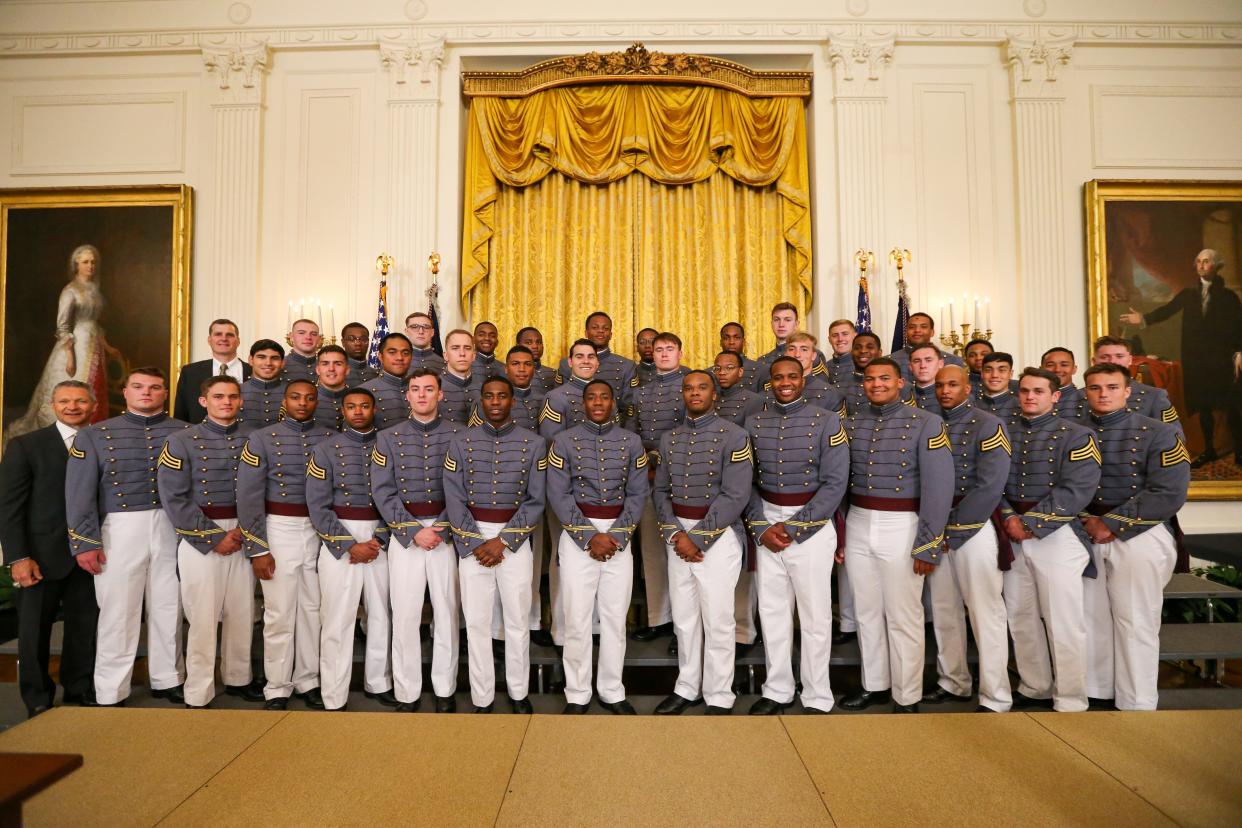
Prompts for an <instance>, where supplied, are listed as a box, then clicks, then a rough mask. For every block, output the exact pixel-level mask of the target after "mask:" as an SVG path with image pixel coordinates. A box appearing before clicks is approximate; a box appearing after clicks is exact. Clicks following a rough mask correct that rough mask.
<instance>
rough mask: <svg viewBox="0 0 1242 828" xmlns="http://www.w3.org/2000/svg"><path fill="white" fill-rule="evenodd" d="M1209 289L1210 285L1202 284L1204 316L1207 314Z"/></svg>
mask: <svg viewBox="0 0 1242 828" xmlns="http://www.w3.org/2000/svg"><path fill="white" fill-rule="evenodd" d="M1210 289H1211V285H1204V286H1203V315H1204V316H1207V306H1208V291H1209V290H1210Z"/></svg>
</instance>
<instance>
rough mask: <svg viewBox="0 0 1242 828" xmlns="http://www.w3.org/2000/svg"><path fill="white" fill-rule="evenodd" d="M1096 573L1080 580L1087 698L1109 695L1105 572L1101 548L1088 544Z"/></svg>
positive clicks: (1110, 661)
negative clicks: (1085, 632)
mask: <svg viewBox="0 0 1242 828" xmlns="http://www.w3.org/2000/svg"><path fill="white" fill-rule="evenodd" d="M1091 547H1092V548H1091V553H1090V554H1091V557H1092V558H1093V559H1094V560H1095V571H1096V576H1095V577H1094V578H1083V579H1082V618H1083V623H1084V624H1085V625H1086V629H1087V640H1086V649H1085V650H1084V656H1083V660H1084V663H1085V664H1086V670H1087V672H1086V688H1087V698H1088V699H1111V698H1112V697H1113V614H1112V610H1111V608H1110V607H1109V601H1108V573H1107V572H1106V571H1105V569H1104V559H1103V557H1102V555H1101V553H1100V550H1101V549H1102V548H1103V547H1101V546H1099V545H1098V544H1092V545H1091Z"/></svg>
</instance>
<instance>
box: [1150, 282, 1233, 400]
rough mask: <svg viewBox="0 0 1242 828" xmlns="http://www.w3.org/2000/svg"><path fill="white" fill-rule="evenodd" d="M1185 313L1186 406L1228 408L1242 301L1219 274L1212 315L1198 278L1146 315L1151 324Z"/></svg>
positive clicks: (1214, 286)
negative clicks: (1205, 309) (1191, 285)
mask: <svg viewBox="0 0 1242 828" xmlns="http://www.w3.org/2000/svg"><path fill="white" fill-rule="evenodd" d="M1179 312H1180V313H1181V315H1182V320H1181V321H1182V353H1181V362H1182V381H1183V385H1184V387H1185V391H1186V406H1187V407H1188V408H1189V409H1190V410H1191V411H1192V412H1197V411H1201V410H1203V409H1205V408H1219V407H1223V406H1225V405H1227V403H1228V400H1229V395H1230V391H1231V388H1232V386H1233V354H1234V352H1235V351H1238V350H1242V301H1239V299H1238V295H1237V294H1236V293H1234V292H1233V291H1232V290H1230V289H1229V288H1227V287H1226V286H1225V282H1224V280H1223V279H1221V278H1220V277H1219V276H1214V277H1213V278H1212V283H1211V287H1209V288H1208V307H1207V315H1206V316H1205V315H1204V313H1203V294H1202V292H1201V291H1200V288H1199V282H1198V280H1196V281H1195V284H1194V286H1193V287H1188V288H1186V289H1184V290H1181V291H1179V292H1178V293H1177V294H1176V295H1175V296H1174V297H1173V298H1172V299H1171V300H1169V301H1168V302H1167V303H1165V304H1164V305H1161V306H1160V307H1158V308H1156V309H1155V310H1152V311H1148V312H1147V313H1145V314H1144V315H1143V319H1144V321H1145V322H1146V323H1147V324H1148V325H1154V324H1156V323H1159V322H1163V321H1164V320H1166V319H1169V318H1170V317H1172V316H1174V315H1176V314H1177V313H1179Z"/></svg>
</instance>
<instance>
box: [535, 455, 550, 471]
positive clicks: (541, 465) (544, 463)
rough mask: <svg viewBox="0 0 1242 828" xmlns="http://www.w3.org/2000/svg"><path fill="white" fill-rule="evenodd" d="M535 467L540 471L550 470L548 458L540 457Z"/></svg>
mask: <svg viewBox="0 0 1242 828" xmlns="http://www.w3.org/2000/svg"><path fill="white" fill-rule="evenodd" d="M535 468H537V469H539V471H547V470H548V458H547V457H540V458H539V460H538V461H537V462H536V463H535Z"/></svg>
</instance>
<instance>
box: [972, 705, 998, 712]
mask: <svg viewBox="0 0 1242 828" xmlns="http://www.w3.org/2000/svg"><path fill="white" fill-rule="evenodd" d="M975 712H976V713H999V712H1000V711H999V710H993V709H992V708H990V707H984V706H983V705H979V706H978V707H976V708H975Z"/></svg>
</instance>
